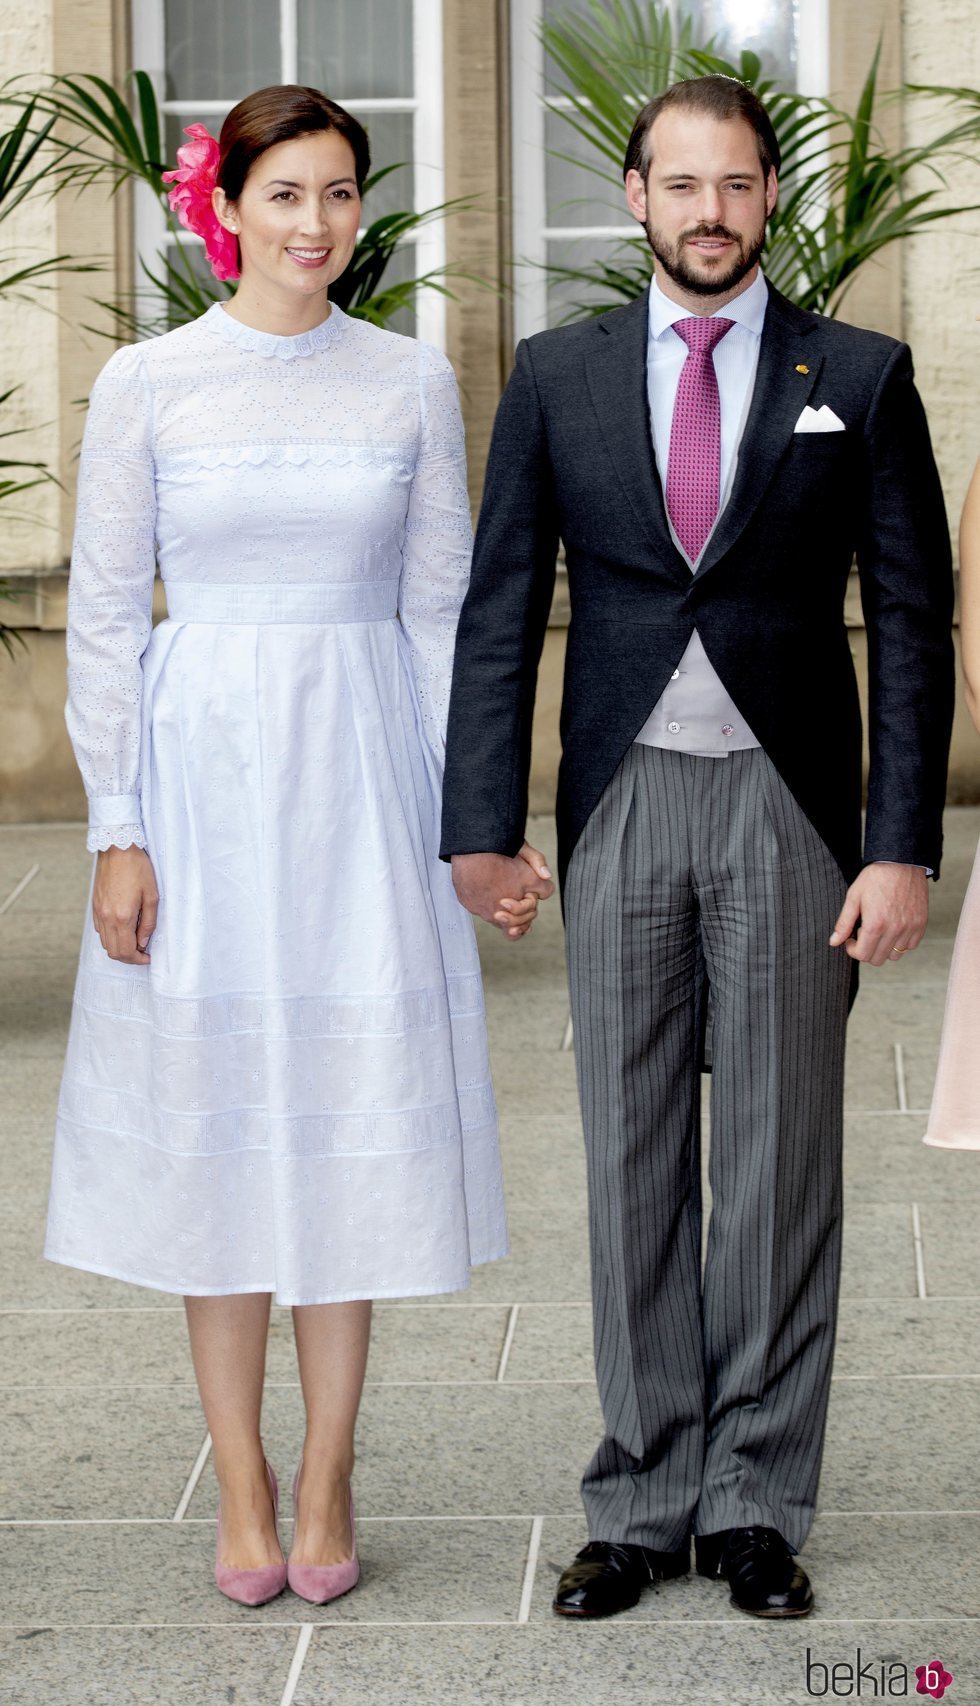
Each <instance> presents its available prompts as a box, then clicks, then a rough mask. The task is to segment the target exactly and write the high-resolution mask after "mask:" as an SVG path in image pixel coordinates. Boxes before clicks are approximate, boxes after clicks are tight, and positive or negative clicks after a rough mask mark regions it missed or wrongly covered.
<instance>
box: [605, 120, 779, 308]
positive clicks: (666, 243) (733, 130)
mask: <svg viewBox="0 0 980 1706" xmlns="http://www.w3.org/2000/svg"><path fill="white" fill-rule="evenodd" d="M650 144H651V159H650V171H649V173H648V175H647V181H646V183H645V184H644V182H643V179H642V178H641V177H640V174H639V172H628V173H627V177H626V198H627V201H628V202H629V208H630V212H631V213H632V215H633V217H634V219H638V220H639V221H640V223H641V224H642V225H643V227H644V229H645V231H646V234H647V239H648V241H649V244H650V247H651V249H652V250H653V253H654V257H655V259H656V261H657V263H658V265H659V266H660V267H661V268H662V269H663V271H664V272H665V273H666V274H667V276H668V278H671V279H673V281H674V283H675V284H677V285H679V286H680V287H681V289H683V290H685V291H687V292H689V293H690V294H692V295H695V296H708V297H712V296H722V295H724V294H725V293H726V292H730V291H733V290H734V289H735V288H736V287H737V286H738V285H739V284H740V283H741V281H742V279H743V278H745V277H746V276H747V274H748V273H750V272H751V271H752V269H753V267H754V266H755V265H756V263H757V261H758V259H759V256H760V255H761V253H762V246H763V243H764V242H765V236H766V220H767V219H768V217H769V214H770V213H771V212H772V210H773V208H774V207H775V205H776V174H775V172H774V171H771V172H770V173H769V181H768V183H767V182H766V181H765V179H764V178H763V175H762V165H761V162H760V160H759V148H758V143H757V141H756V135H755V131H754V130H753V129H752V127H751V125H749V124H747V123H746V122H745V120H744V119H741V118H736V119H716V118H711V117H710V116H709V115H707V114H705V113H697V112H691V111H685V110H684V109H683V108H673V109H671V108H668V109H667V111H666V112H662V113H660V114H659V115H658V117H657V118H656V119H655V120H654V122H653V125H652V127H651V132H650Z"/></svg>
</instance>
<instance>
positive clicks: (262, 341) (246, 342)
mask: <svg viewBox="0 0 980 1706" xmlns="http://www.w3.org/2000/svg"><path fill="white" fill-rule="evenodd" d="M346 317H347V316H346V315H345V314H344V313H343V312H342V310H341V309H340V308H338V307H337V304H336V302H332V303H331V304H330V313H329V314H328V316H327V318H326V319H325V320H322V321H321V322H320V324H319V326H314V327H312V329H311V330H310V331H308V332H297V333H296V334H295V335H294V336H292V337H280V336H279V335H278V334H277V333H276V332H257V331H256V330H255V327H254V326H245V325H243V324H242V322H241V320H234V319H232V316H231V315H230V314H227V313H226V312H225V310H224V308H223V306H222V304H221V303H220V302H214V303H212V305H211V307H210V308H209V309H208V311H207V313H206V314H205V315H204V316H203V319H204V324H205V325H206V326H207V328H208V330H209V331H211V332H214V334H215V336H216V337H219V338H222V339H223V340H224V342H225V343H227V344H236V345H237V346H238V348H239V349H247V350H251V352H252V354H253V355H261V356H265V357H266V358H267V359H270V360H271V359H272V357H273V356H277V357H278V359H279V360H280V361H295V360H296V358H297V356H303V355H315V354H316V352H317V350H321V349H325V348H326V346H327V344H329V343H332V342H333V340H334V338H335V337H336V336H337V335H338V333H339V331H340V328H341V325H342V323H343V321H344V320H345V319H346Z"/></svg>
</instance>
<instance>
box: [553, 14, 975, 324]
mask: <svg viewBox="0 0 980 1706" xmlns="http://www.w3.org/2000/svg"><path fill="white" fill-rule="evenodd" d="M588 7H589V9H588V12H587V13H585V14H582V13H576V14H570V13H569V14H564V15H559V16H557V17H554V18H552V19H551V20H549V21H547V22H545V23H544V24H542V27H541V34H542V38H543V42H544V47H545V51H546V54H547V57H548V60H549V62H550V78H549V81H550V84H551V88H552V99H551V100H550V101H549V102H548V105H549V107H550V110H551V111H552V112H554V113H556V114H557V115H558V116H559V117H560V118H561V119H562V120H563V121H564V122H565V123H566V124H567V125H568V126H569V127H570V129H571V130H573V131H574V132H575V133H576V135H577V136H578V137H579V138H580V139H581V140H582V141H584V142H585V144H586V148H587V156H588V157H587V158H586V159H582V157H581V156H580V155H579V156H574V155H568V154H560V155H559V157H560V158H562V159H565V160H570V161H572V162H573V163H574V164H575V165H577V166H579V167H582V166H585V167H586V169H587V170H589V171H590V172H593V173H595V174H596V175H597V176H598V177H599V178H600V179H602V180H603V181H604V182H605V183H607V184H608V185H611V186H615V190H616V194H617V198H621V195H622V162H623V158H624V156H625V153H626V146H627V142H628V140H629V134H630V130H631V128H632V123H633V119H634V117H635V114H636V112H637V110H638V109H639V107H641V106H642V105H643V104H644V102H646V101H648V100H650V99H651V98H652V97H653V96H654V95H657V94H659V93H661V92H662V90H663V89H665V88H667V86H668V85H669V84H670V83H673V82H675V81H677V80H679V79H680V78H684V77H698V76H704V75H706V74H708V73H719V74H721V75H722V76H726V77H734V78H737V79H738V80H739V81H741V82H743V83H747V84H748V85H750V86H751V87H752V88H753V89H754V90H755V93H756V94H757V95H758V96H759V98H760V100H762V102H763V103H764V105H765V107H766V109H767V111H768V113H769V116H770V118H771V119H772V122H773V126H774V129H775V131H776V136H777V138H778V140H779V144H780V149H781V152H782V174H781V187H782V194H781V198H780V202H779V204H778V205H777V208H776V211H775V213H774V214H773V216H772V218H771V219H770V221H769V230H768V236H767V242H766V249H765V254H764V262H763V264H764V266H765V270H766V275H767V277H768V278H769V279H770V280H771V281H772V283H773V284H774V285H775V286H776V287H777V288H778V289H779V290H781V291H783V293H784V294H785V295H787V296H789V297H790V298H791V299H792V300H793V301H795V302H797V303H799V304H800V306H801V307H804V308H811V309H815V310H817V311H818V312H820V313H824V314H830V315H833V314H836V313H837V311H838V310H839V308H840V305H841V303H842V301H843V299H844V297H845V295H846V292H847V290H848V288H849V287H850V285H851V284H852V283H853V282H854V279H855V277H856V276H857V273H858V271H859V269H860V268H861V267H862V266H863V265H864V264H865V262H866V261H868V260H869V259H870V258H871V257H872V256H873V255H876V254H878V253H879V252H880V251H881V250H882V249H884V248H886V247H887V246H888V245H889V244H891V243H895V242H897V241H899V239H901V238H903V237H909V236H913V235H916V234H917V233H919V232H921V231H923V230H925V229H926V228H927V227H928V226H930V225H932V224H934V223H935V222H936V221H939V220H945V219H951V218H953V217H955V216H957V215H959V214H963V213H971V212H975V211H976V210H977V209H976V204H973V205H970V206H963V207H960V206H958V207H949V206H946V205H945V204H944V202H943V200H942V197H943V192H944V191H945V188H946V180H945V177H944V176H943V169H944V167H945V166H947V165H949V164H951V163H953V162H954V161H956V160H957V159H958V158H961V157H962V156H963V155H964V154H965V153H966V151H967V150H968V149H969V147H970V146H971V145H972V146H974V147H975V145H976V143H977V140H978V139H980V95H978V94H977V92H976V91H975V90H969V89H948V88H942V89H941V88H934V87H931V86H922V87H918V86H917V87H915V88H914V89H913V88H909V89H908V90H906V91H898V92H893V93H892V94H891V95H888V94H882V93H881V91H880V90H879V87H878V71H879V52H876V53H875V55H874V58H873V60H872V63H871V66H870V68H869V71H868V74H867V77H866V78H865V81H864V85H863V88H862V91H861V96H860V100H859V102H858V106H857V110H856V111H855V112H853V113H850V112H847V111H845V110H844V109H843V108H841V107H839V106H837V105H836V104H835V103H834V102H833V101H830V100H827V99H825V98H822V97H819V98H818V97H815V96H808V95H801V94H799V93H797V92H796V91H795V90H787V89H781V88H779V87H778V86H777V84H776V83H775V81H774V80H773V79H772V78H770V77H767V76H766V75H765V74H764V70H763V66H762V63H761V61H760V59H759V57H758V55H757V54H755V53H749V52H742V53H741V54H740V56H739V59H738V62H737V63H732V62H731V61H730V60H728V59H725V58H724V57H723V56H722V55H721V54H720V53H719V52H718V51H717V49H716V43H715V41H714V40H713V39H709V40H707V41H702V42H699V41H698V40H697V38H696V35H695V31H694V27H693V24H692V22H691V20H690V19H685V20H684V21H683V22H682V23H681V24H680V25H678V26H675V25H674V24H673V23H672V21H671V17H670V14H669V13H668V12H667V11H666V10H665V9H664V8H663V7H662V6H660V5H658V4H656V3H655V0H588ZM913 92H915V93H921V94H927V95H932V96H934V97H942V98H944V99H945V100H946V101H947V102H948V103H950V104H951V105H952V107H953V108H954V113H953V122H952V123H951V124H949V125H947V127H946V128H945V129H944V130H943V131H942V132H941V134H940V135H939V136H937V137H934V138H933V139H932V140H931V141H930V142H929V143H927V144H919V145H917V146H905V147H901V148H898V149H895V150H889V149H887V148H886V147H885V145H884V143H883V142H882V140H881V138H880V136H879V134H878V131H877V128H876V115H877V112H878V111H879V108H880V103H881V102H883V101H886V100H889V99H893V98H894V97H895V93H913ZM547 270H548V272H549V274H550V276H551V277H552V278H554V279H555V280H556V281H561V282H562V283H564V284H565V285H570V286H572V287H575V286H580V287H583V288H584V289H586V290H587V292H588V300H587V301H582V302H580V303H577V304H576V305H575V306H574V307H573V308H572V309H571V311H570V313H569V315H568V318H573V317H575V316H577V315H579V314H595V313H603V312H605V310H606V309H607V308H609V307H611V306H613V305H614V304H615V303H616V302H617V301H628V300H630V299H631V298H633V297H635V296H638V295H639V294H640V292H641V291H642V290H643V289H644V288H645V287H646V284H647V282H648V280H649V276H650V262H649V251H648V248H647V244H646V242H645V240H644V239H643V238H642V237H635V238H634V237H628V238H624V239H623V240H622V241H621V242H620V243H619V244H618V245H616V246H615V247H614V248H613V249H612V250H611V251H610V254H609V255H608V257H607V258H606V259H605V260H601V261H599V262H597V263H595V264H594V265H591V266H584V267H549V268H548V269H547Z"/></svg>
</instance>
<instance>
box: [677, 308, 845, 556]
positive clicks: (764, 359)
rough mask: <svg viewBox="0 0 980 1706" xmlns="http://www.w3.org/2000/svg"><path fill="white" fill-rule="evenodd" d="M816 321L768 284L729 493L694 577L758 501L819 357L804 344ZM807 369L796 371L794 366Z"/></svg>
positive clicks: (722, 550)
mask: <svg viewBox="0 0 980 1706" xmlns="http://www.w3.org/2000/svg"><path fill="white" fill-rule="evenodd" d="M817 324H818V322H817V321H816V320H815V319H814V317H813V316H812V315H810V314H805V313H804V312H803V310H802V309H800V308H797V307H795V306H794V304H793V303H791V302H789V301H787V299H786V297H784V296H781V295H780V294H779V292H778V291H776V290H773V288H772V285H770V286H769V303H768V306H767V308H766V319H765V324H764V326H763V329H762V343H761V347H760V350H759V365H758V367H757V369H756V376H755V387H754V389H753V392H752V402H751V404H750V406H749V416H748V420H747V421H746V423H745V430H744V432H743V433H742V441H741V444H740V445H739V447H738V467H737V469H736V471H735V480H734V483H733V486H732V491H731V496H730V497H729V500H728V503H727V504H726V505H725V509H724V511H723V512H722V514H721V516H720V517H719V519H718V524H717V526H716V528H715V530H714V532H713V534H712V535H711V538H710V539H709V540H708V543H707V546H706V547H705V551H704V555H703V557H702V559H701V562H700V563H699V565H698V569H697V574H696V575H695V579H696V580H700V578H701V576H702V575H705V574H707V573H708V572H709V571H710V570H711V569H712V568H714V567H715V565H716V564H717V563H719V562H720V561H721V559H722V558H723V557H724V556H725V554H726V552H728V551H730V550H731V548H732V546H733V545H734V544H735V541H736V540H737V538H738V536H739V534H740V533H741V532H742V531H743V529H744V528H745V527H746V526H747V525H748V523H749V521H751V519H752V516H753V515H754V513H755V511H756V509H757V508H758V506H759V504H760V503H761V502H762V499H763V497H764V496H765V493H766V488H767V487H768V485H769V482H770V480H771V479H772V477H773V474H774V473H775V471H776V467H777V464H778V463H779V461H780V458H781V457H782V456H783V455H784V454H785V451H786V448H787V446H788V444H789V442H790V439H791V438H792V436H793V429H794V428H795V426H796V423H797V421H798V420H799V417H800V413H801V411H802V409H803V407H804V405H805V404H806V403H808V402H809V400H810V396H811V393H812V391H813V387H814V385H815V384H816V382H817V376H818V374H819V372H820V367H821V365H822V357H821V356H819V355H815V354H814V353H813V351H812V350H810V349H809V348H808V347H807V342H808V339H809V335H810V333H812V332H813V331H815V330H816V327H817ZM801 367H804V368H806V372H804V373H801V372H800V371H799V369H800V368H801Z"/></svg>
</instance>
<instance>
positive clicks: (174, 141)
mask: <svg viewBox="0 0 980 1706" xmlns="http://www.w3.org/2000/svg"><path fill="white" fill-rule="evenodd" d="M132 27H133V63H134V65H137V66H140V67H142V68H143V69H145V70H146V71H148V72H149V73H150V74H151V76H152V78H153V81H154V84H155V86H156V90H157V95H158V98H159V99H160V102H161V105H162V108H163V113H164V116H165V123H166V133H165V134H166V149H167V159H168V161H169V162H170V163H171V164H173V163H174V160H175V156H176V151H177V148H178V147H179V145H180V143H181V142H182V141H183V134H182V133H183V130H184V128H185V126H186V125H189V124H193V123H196V122H202V123H204V124H206V125H207V127H208V129H209V130H210V131H211V132H212V134H214V135H217V133H218V131H219V130H220V128H221V123H222V120H223V119H224V117H225V114H226V113H228V112H229V111H230V110H231V108H232V107H233V106H234V105H235V103H236V102H237V101H240V100H241V99H242V97H243V96H245V95H247V94H249V93H250V92H251V91H252V90H253V89H261V88H263V87H265V86H266V85H267V84H270V83H303V84H309V85H312V86H313V87H314V88H317V89H322V90H323V92H324V93H325V94H327V95H329V96H330V98H331V100H335V101H338V102H339V103H340V105H341V106H344V107H347V108H348V109H349V111H351V112H352V113H354V114H355V116H356V117H357V118H359V119H360V121H361V123H362V124H363V125H364V127H365V129H366V130H367V132H368V135H369V137H370V141H371V157H372V171H375V170H378V169H380V168H381V167H383V166H392V165H399V166H401V167H402V169H401V170H400V171H396V172H392V173H390V174H389V176H388V177H386V178H385V179H384V180H383V182H382V183H380V184H379V185H378V187H377V189H375V190H373V191H372V192H371V194H370V195H369V197H368V198H367V200H366V201H365V204H364V217H365V221H366V223H370V222H371V221H372V220H374V219H377V218H378V217H379V216H380V215H381V214H383V213H386V212H390V211H393V210H396V209H403V208H414V209H415V210H417V211H420V212H421V211H423V210H424V209H426V208H430V207H437V206H439V205H440V204H441V203H442V202H443V201H444V200H445V194H444V189H443V181H444V174H443V141H442V116H443V115H442V0H204V3H203V4H202V0H133V5H132ZM136 239H137V249H138V252H139V254H140V255H141V256H144V257H145V258H146V259H147V261H148V262H149V263H150V264H151V265H152V263H153V257H154V256H155V255H156V253H157V252H158V250H159V249H160V248H161V246H162V245H163V243H164V242H165V241H166V240H167V238H166V230H165V226H164V223H163V219H162V215H161V212H160V209H159V206H158V205H157V203H156V201H155V199H154V197H153V195H152V192H151V191H149V190H148V189H147V190H146V191H145V193H143V194H138V196H137V208H136ZM444 260H445V249H444V237H443V232H442V222H441V220H438V221H437V220H433V221H431V222H429V223H427V224H426V225H424V226H422V227H421V228H420V230H419V232H418V233H417V235H416V236H415V237H414V238H412V239H410V240H408V241H406V242H405V244H404V246H403V247H402V248H401V249H400V250H399V251H398V252H397V253H396V255H395V256H394V257H393V259H392V261H391V263H390V266H389V270H388V273H387V274H386V280H388V279H390V280H394V279H395V278H407V277H410V276H412V275H413V274H422V273H426V272H430V271H432V270H434V269H437V268H439V267H441V266H442V265H443V264H444ZM401 329H404V330H409V329H411V330H413V331H416V332H417V334H418V335H419V336H420V337H423V338H426V339H427V340H428V341H429V342H431V343H435V344H438V345H440V346H441V345H442V344H443V343H444V341H445V299H444V298H443V297H442V296H441V295H440V294H439V292H438V291H433V290H423V291H420V293H419V296H418V301H417V311H416V315H415V322H414V325H413V326H412V327H411V328H409V327H403V328H401Z"/></svg>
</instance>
